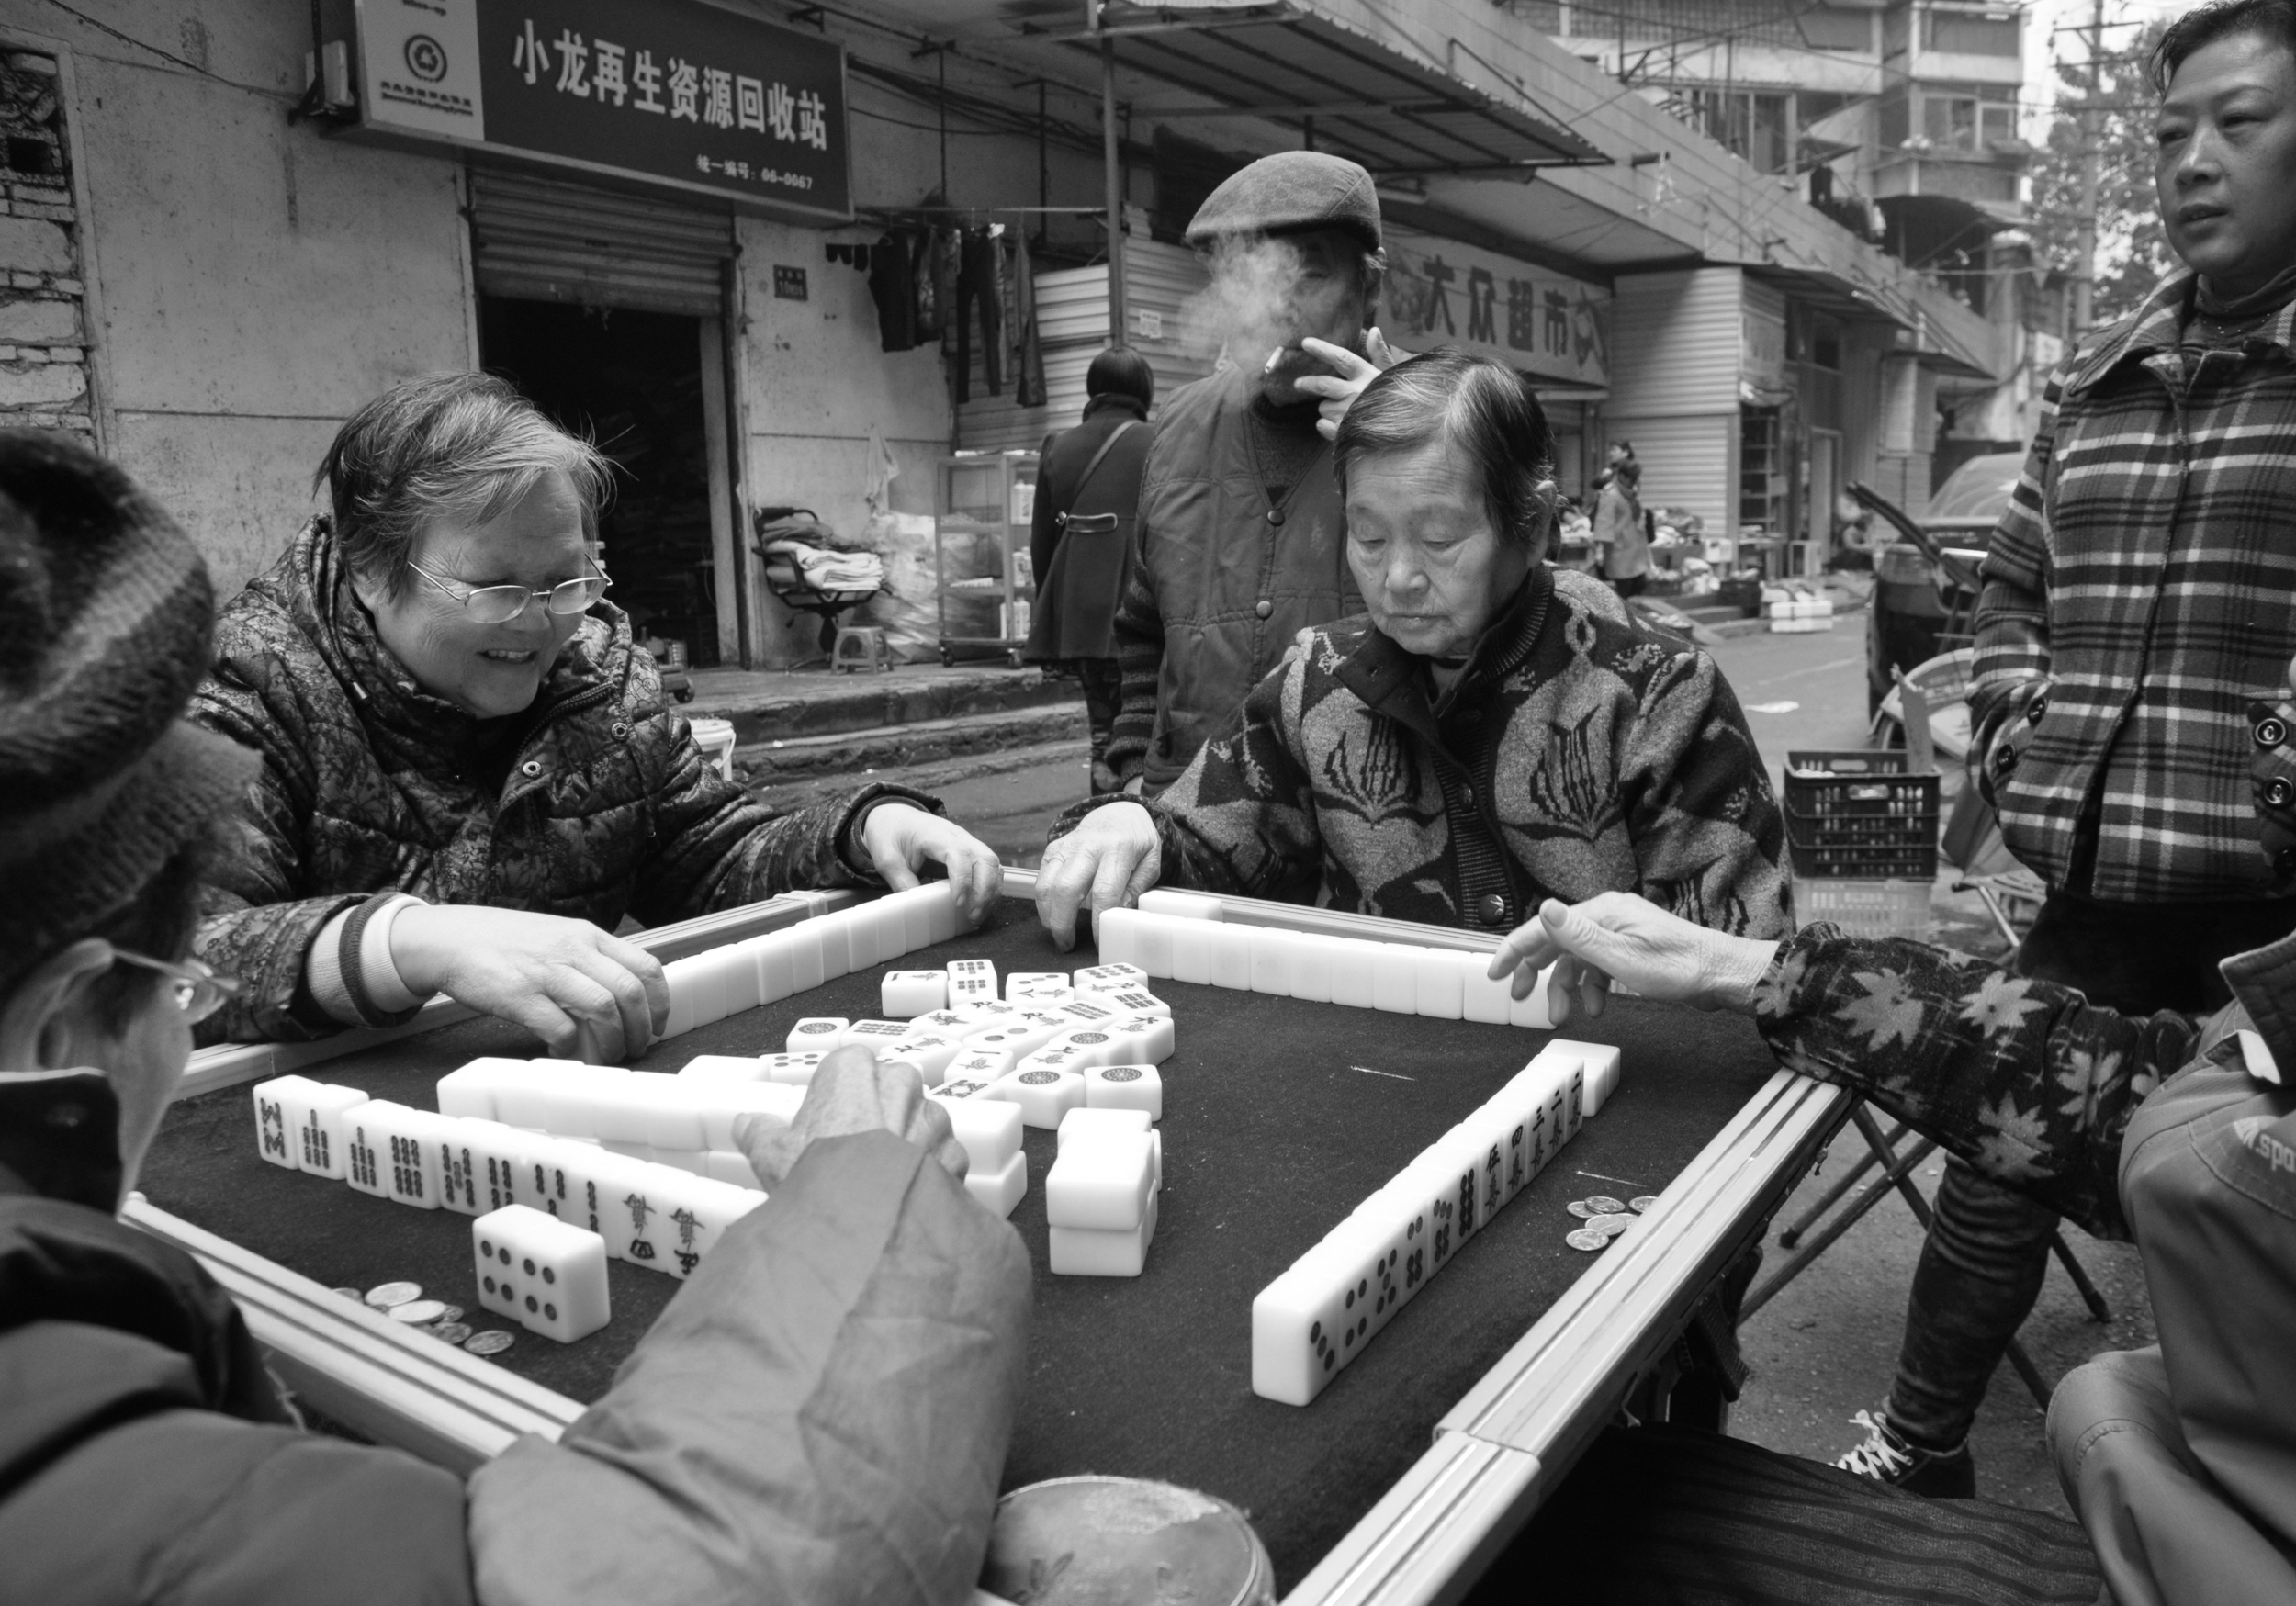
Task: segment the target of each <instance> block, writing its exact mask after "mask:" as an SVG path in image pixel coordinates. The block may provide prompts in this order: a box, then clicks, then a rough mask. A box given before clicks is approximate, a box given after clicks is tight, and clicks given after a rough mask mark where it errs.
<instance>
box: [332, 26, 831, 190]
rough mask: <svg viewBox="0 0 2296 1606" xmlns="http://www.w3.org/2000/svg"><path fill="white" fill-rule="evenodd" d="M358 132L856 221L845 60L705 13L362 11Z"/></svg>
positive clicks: (796, 36) (800, 38)
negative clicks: (450, 146)
mask: <svg viewBox="0 0 2296 1606" xmlns="http://www.w3.org/2000/svg"><path fill="white" fill-rule="evenodd" d="M357 12H358V49H359V106H358V117H359V125H358V126H359V128H360V129H361V130H362V131H364V132H366V133H368V134H371V135H376V136H380V137H384V138H388V139H393V140H415V141H420V142H435V141H442V140H443V141H445V142H447V143H450V144H454V145H458V146H463V147H466V148H468V149H471V150H475V151H479V152H495V153H499V154H501V155H503V156H507V157H512V158H516V159H518V160H520V161H522V162H525V163H542V164H545V165H548V166H552V167H558V168H564V169H568V170H571V172H573V173H575V174H591V175H593V176H595V177H600V178H603V179H608V180H613V181H620V182H622V183H625V184H631V183H635V184H637V185H643V186H645V187H647V188H665V187H666V188H670V189H676V190H683V191H687V192H690V193H697V194H701V195H705V196H710V197H717V198H720V199H724V200H728V201H731V202H733V203H735V204H736V205H737V206H741V207H743V208H746V209H750V210H760V211H766V212H770V213H774V214H782V215H793V216H799V217H804V218H806V219H837V220H850V218H851V217H852V211H853V206H852V190H851V185H850V178H849V173H848V162H847V156H848V149H847V140H846V107H845V51H844V50H843V48H842V47H841V46H838V45H837V44H835V43H833V42H831V41H830V40H827V39H822V38H820V37H819V36H817V35H815V34H809V33H804V32H800V31H798V30H796V29H793V28H781V27H778V26H776V25H774V24H772V23H768V22H760V21H759V20H757V19H755V18H753V17H743V16H739V15H737V14H736V13H733V12H730V11H721V10H719V9H718V8H717V7H715V6H706V5H702V4H699V3H697V0H646V4H644V5H642V6H633V5H631V4H629V3H628V0H357Z"/></svg>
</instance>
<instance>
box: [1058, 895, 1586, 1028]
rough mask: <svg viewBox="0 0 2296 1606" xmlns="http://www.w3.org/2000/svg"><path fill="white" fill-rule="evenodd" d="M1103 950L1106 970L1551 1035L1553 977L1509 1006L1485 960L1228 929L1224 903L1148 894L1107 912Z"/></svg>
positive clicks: (1268, 929) (1268, 930)
mask: <svg viewBox="0 0 2296 1606" xmlns="http://www.w3.org/2000/svg"><path fill="white" fill-rule="evenodd" d="M1099 945H1100V957H1101V959H1102V960H1111V961H1121V962H1124V963H1128V964H1131V965H1133V966H1136V967H1137V968H1138V969H1140V970H1141V971H1144V972H1146V975H1147V976H1148V977H1152V978H1153V977H1164V976H1168V977H1170V978H1171V979H1172V980H1174V981H1176V982H1196V983H1203V984H1206V985H1209V986H1213V987H1232V988H1235V989H1237V990H1239V991H1242V992H1251V993H1270V994H1277V995H1278V996H1282V997H1290V998H1302V999H1305V1000H1307V1001H1308V1002H1310V1003H1312V1004H1344V1005H1349V1006H1351V1007H1353V1008H1356V1009H1381V1010H1386V1011H1388V1012H1390V1013H1391V1014H1395V1015H1424V1016H1431V1017H1433V1018H1435V1019H1437V1020H1474V1021H1482V1022H1484V1023H1486V1024H1489V1025H1491V1026H1527V1027H1536V1028H1540V1029H1541V1030H1546V1029H1549V1028H1552V1027H1553V1026H1554V1021H1553V1020H1552V1019H1551V1018H1550V1017H1549V1016H1548V1012H1547V977H1546V976H1545V975H1541V976H1540V978H1539V981H1538V984H1537V985H1536V986H1535V987H1533V988H1532V989H1531V991H1530V994H1529V995H1528V996H1527V997H1523V998H1513V997H1510V996H1509V993H1510V990H1511V984H1512V981H1513V978H1511V977H1502V978H1500V979H1499V980H1498V981H1495V982H1494V981H1492V980H1491V978H1490V977H1489V976H1488V975H1486V974H1485V973H1484V972H1485V971H1488V970H1489V969H1490V968H1491V955H1490V954H1489V953H1487V952H1483V953H1479V952H1470V951H1468V950H1464V949H1449V948H1422V947H1419V946H1417V945H1415V944H1411V943H1400V942H1379V941H1375V940H1372V939H1369V938H1356V937H1331V936H1326V935H1323V934H1322V933H1317V932H1306V931H1287V930H1284V929H1282V928H1281V927H1273V926H1246V925H1243V924H1240V923H1232V922H1230V921H1229V920H1227V919H1226V918H1225V916H1224V914H1223V912H1222V910H1221V904H1220V902H1219V900H1218V899H1216V898H1209V897H1203V896H1200V895H1199V894H1196V893H1175V892H1167V891H1163V890H1158V891H1154V892H1148V893H1142V894H1141V899H1140V907H1139V908H1137V909H1109V910H1106V911H1104V912H1103V913H1102V914H1101V915H1100V928H1099Z"/></svg>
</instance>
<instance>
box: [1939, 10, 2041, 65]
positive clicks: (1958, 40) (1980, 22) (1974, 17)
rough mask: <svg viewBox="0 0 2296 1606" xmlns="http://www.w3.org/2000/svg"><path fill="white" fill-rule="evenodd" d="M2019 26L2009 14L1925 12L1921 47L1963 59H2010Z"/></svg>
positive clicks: (2014, 53)
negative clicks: (1973, 57) (1977, 57)
mask: <svg viewBox="0 0 2296 1606" xmlns="http://www.w3.org/2000/svg"><path fill="white" fill-rule="evenodd" d="M2022 27H2023V25H2022V20H2021V19H2020V17H2018V15H2017V14H2016V13H2015V12H2013V11H2009V12H2003V11H1925V12H1923V13H1922V14H1921V48H1922V49H1923V50H1925V51H1953V52H1955V53H1956V54H1960V55H1965V56H2014V55H2016V54H2017V53H2018V39H2019V35H2020V32H2021V31H2022Z"/></svg>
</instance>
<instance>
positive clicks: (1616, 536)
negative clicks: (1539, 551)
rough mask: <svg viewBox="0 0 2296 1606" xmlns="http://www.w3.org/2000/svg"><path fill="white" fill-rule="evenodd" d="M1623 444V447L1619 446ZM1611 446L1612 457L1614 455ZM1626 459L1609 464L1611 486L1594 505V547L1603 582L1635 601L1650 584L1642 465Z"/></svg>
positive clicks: (1629, 456) (1630, 455)
mask: <svg viewBox="0 0 2296 1606" xmlns="http://www.w3.org/2000/svg"><path fill="white" fill-rule="evenodd" d="M1620 444H1624V443H1620ZM1617 449H1618V448H1617V447H1616V446H1614V447H1613V448H1612V451H1613V452H1614V454H1615V452H1616V451H1617ZM1633 452H1634V448H1633V447H1632V446H1627V447H1626V453H1627V455H1626V456H1623V457H1616V458H1615V461H1613V463H1612V464H1611V476H1610V483H1609V484H1607V485H1605V486H1604V487H1603V495H1602V500H1600V501H1598V502H1596V503H1595V504H1594V545H1595V549H1596V550H1597V551H1598V552H1600V553H1601V554H1602V562H1603V578H1604V579H1606V580H1608V581H1609V582H1610V584H1611V590H1615V591H1616V592H1617V593H1618V594H1619V595H1620V596H1621V597H1635V596H1639V595H1641V593H1642V589H1643V588H1644V587H1645V586H1647V585H1649V583H1650V537H1649V532H1648V530H1647V529H1646V527H1645V526H1644V523H1643V520H1642V465H1641V464H1639V463H1638V462H1636V461H1635V459H1634V456H1633Z"/></svg>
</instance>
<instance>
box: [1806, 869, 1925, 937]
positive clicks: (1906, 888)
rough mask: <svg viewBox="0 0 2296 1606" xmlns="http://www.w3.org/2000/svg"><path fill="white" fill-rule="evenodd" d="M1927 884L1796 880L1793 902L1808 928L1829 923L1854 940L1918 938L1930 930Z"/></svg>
mask: <svg viewBox="0 0 2296 1606" xmlns="http://www.w3.org/2000/svg"><path fill="white" fill-rule="evenodd" d="M1794 902H1795V906H1796V910H1797V912H1798V913H1799V914H1800V915H1801V918H1802V924H1803V925H1805V926H1814V925H1816V924H1817V923H1818V921H1820V920H1830V921H1832V922H1833V923H1834V924H1835V925H1837V926H1839V927H1841V928H1842V929H1843V930H1844V931H1847V932H1848V933H1849V934H1850V935H1851V936H1852V937H1918V936H1919V935H1920V934H1921V933H1922V932H1924V931H1926V930H1928V929H1929V925H1930V882H1926V881H1851V880H1847V879H1836V880H1821V881H1797V882H1795V886H1794Z"/></svg>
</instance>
